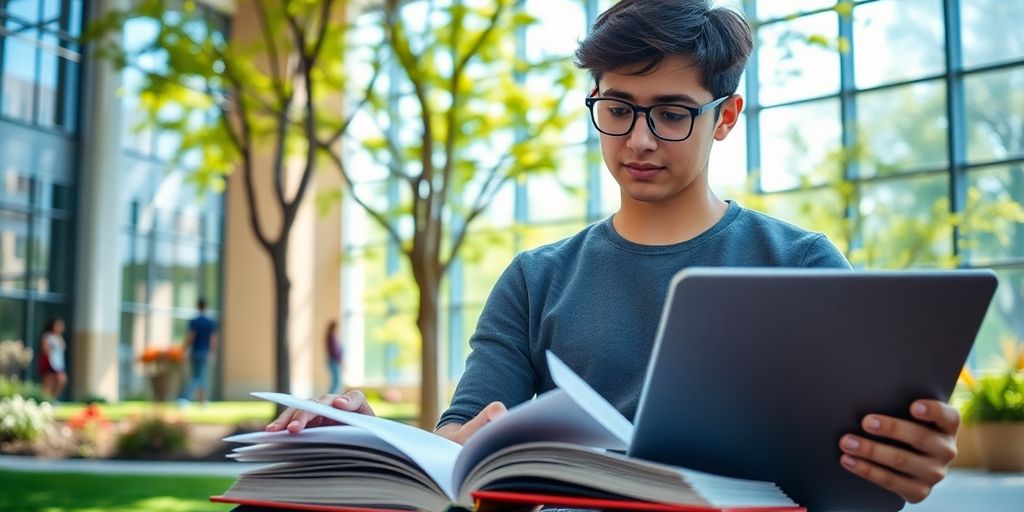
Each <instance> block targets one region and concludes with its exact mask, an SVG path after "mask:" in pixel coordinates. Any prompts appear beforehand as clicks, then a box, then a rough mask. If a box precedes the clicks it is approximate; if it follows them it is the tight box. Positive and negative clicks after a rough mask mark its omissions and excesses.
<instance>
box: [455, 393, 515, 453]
mask: <svg viewBox="0 0 1024 512" xmlns="http://www.w3.org/2000/svg"><path fill="white" fill-rule="evenodd" d="M506 412H508V411H507V409H505V404H503V403H501V402H491V403H489V404H487V407H484V409H483V410H482V411H480V414H477V415H476V416H475V417H474V418H473V419H471V420H469V421H467V422H466V424H465V425H463V426H462V428H460V429H459V432H458V434H457V436H456V437H457V439H453V441H455V442H456V443H459V444H463V443H465V442H466V440H467V439H469V437H470V436H472V435H473V434H474V433H475V432H476V431H477V430H480V427H483V426H484V425H486V424H488V423H490V422H491V421H494V420H496V419H498V418H499V417H501V415H503V414H505V413H506Z"/></svg>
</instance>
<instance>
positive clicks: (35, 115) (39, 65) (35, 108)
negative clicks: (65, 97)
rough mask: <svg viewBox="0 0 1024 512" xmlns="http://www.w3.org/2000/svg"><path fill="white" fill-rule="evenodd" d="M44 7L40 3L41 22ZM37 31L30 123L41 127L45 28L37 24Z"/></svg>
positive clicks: (39, 16) (39, 14)
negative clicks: (40, 101) (40, 103)
mask: <svg viewBox="0 0 1024 512" xmlns="http://www.w3.org/2000/svg"><path fill="white" fill-rule="evenodd" d="M43 6H44V3H43V2H39V10H38V14H37V16H38V18H39V19H40V20H41V19H42V18H43ZM35 30H36V34H35V36H36V37H35V40H36V45H35V52H36V69H35V70H34V72H33V75H32V78H33V79H32V120H31V121H30V124H33V125H39V124H40V123H39V89H40V87H39V82H40V76H41V75H42V74H43V48H42V43H43V28H42V26H41V25H39V24H37V25H35Z"/></svg>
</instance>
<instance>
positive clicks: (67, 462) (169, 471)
mask: <svg viewBox="0 0 1024 512" xmlns="http://www.w3.org/2000/svg"><path fill="white" fill-rule="evenodd" d="M258 466H260V464H257V463H243V462H231V461H227V462H153V461H120V460H90V459H37V458H34V457H17V456H0V469H4V470H10V471H44V472H62V473H65V472H66V473H97V474H135V475H138V474H148V475H194V476H195V475H210V476H237V475H238V474H239V473H241V472H242V471H245V470H247V469H251V468H254V467H258ZM903 510H904V511H905V512H969V511H975V510H977V511H984V512H1021V511H1024V473H986V472H984V471H979V470H970V469H954V470H952V471H950V473H949V476H948V477H947V478H946V479H945V480H944V481H943V482H942V483H941V484H939V485H938V486H936V487H935V490H934V491H933V492H932V495H931V497H929V498H928V499H927V500H925V501H924V502H922V503H919V504H917V505H909V506H907V507H906V508H904V509H903Z"/></svg>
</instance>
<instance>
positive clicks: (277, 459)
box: [212, 352, 803, 511]
mask: <svg viewBox="0 0 1024 512" xmlns="http://www.w3.org/2000/svg"><path fill="white" fill-rule="evenodd" d="M548 365H549V368H550V371H551V376H552V378H553V380H554V381H555V383H556V384H557V385H558V386H559V388H558V389H556V390H553V391H551V392H548V393H545V394H543V395H541V396H539V397H537V398H536V399H535V400H533V401H531V402H528V403H525V404H522V405H520V406H518V407H514V408H512V409H511V410H510V411H509V412H508V413H507V414H506V415H504V416H502V417H501V418H499V419H497V420H495V421H492V422H491V423H489V424H487V425H486V426H484V427H483V428H481V429H480V430H479V431H478V432H477V433H476V434H474V435H473V436H472V437H471V438H470V439H469V440H468V441H467V442H466V444H465V445H464V446H460V445H458V444H456V443H453V442H451V441H448V440H447V439H444V438H442V437H440V436H437V435H435V434H433V433H430V432H426V431H424V430H420V429H418V428H415V427H412V426H409V425H405V424H402V423H398V422H394V421H390V420H386V419H382V418H376V417H372V416H363V415H359V414H355V413H351V412H347V411H341V410H338V409H335V408H333V407H330V406H327V405H323V404H320V403H317V402H314V401H310V400H302V399H299V398H296V397H293V396H291V395H285V394H279V393H254V395H255V396H258V397H260V398H264V399H267V400H271V401H274V402H277V403H280V404H283V405H286V406H289V407H296V408H299V409H303V410H306V411H309V412H312V413H314V414H318V415H321V416H324V417H328V418H331V419H334V420H336V421H338V422H340V423H342V424H343V425H340V426H331V427H319V428H310V429H306V430H303V431H301V432H299V433H297V434H290V433H288V432H255V433H250V434H241V435H237V436H232V437H228V438H226V441H230V442H237V443H245V444H246V445H247V446H243V447H239V448H236V449H235V450H234V451H233V453H231V454H230V455H229V457H232V458H234V459H237V460H239V461H247V462H266V463H271V464H270V465H268V466H265V467H261V468H258V469H255V470H251V471H247V472H245V473H243V474H242V475H241V476H240V477H239V478H238V480H237V481H236V482H235V483H234V485H232V487H231V488H230V489H228V490H227V491H226V492H225V493H224V495H223V496H216V497H214V498H212V499H213V500H214V501H221V502H230V503H244V504H265V505H270V506H274V507H280V508H294V509H304V510H345V509H358V508H364V509H365V508H373V509H418V510H431V511H441V510H446V509H448V508H450V507H452V506H458V507H462V508H466V509H472V508H474V507H476V506H477V505H479V504H480V503H481V502H486V503H504V504H517V503H518V504H546V505H561V506H579V507H594V508H619V509H640V510H678V511H684V510H689V511H703V510H708V511H711V510H759V511H769V510H773V511H798V510H803V509H802V508H800V507H798V506H797V505H796V504H795V503H793V501H792V500H790V499H789V498H788V497H786V495H785V494H784V493H783V492H782V491H781V490H779V489H778V487H776V486H775V485H774V484H771V483H766V482H757V481H751V480H740V479H735V478H726V477H721V476H715V475H710V474H706V473H701V472H697V471H692V470H688V469H685V468H680V467H674V466H668V465H664V464H657V463H653V462H647V461H643V460H639V459H634V458H630V457H627V456H625V455H623V454H622V452H623V451H624V450H625V449H626V448H627V446H628V444H629V440H630V439H631V436H632V429H633V426H632V424H630V422H629V421H628V420H627V419H626V418H625V417H623V416H622V415H621V414H620V413H619V412H618V411H617V410H616V409H615V408H614V407H612V406H611V404H609V403H608V402H607V401H605V400H604V399H603V398H602V397H601V396H600V395H598V394H597V392H596V391H594V390H593V389H592V388H590V386H588V385H587V384H586V383H585V382H584V381H583V380H582V379H581V378H580V377H579V376H577V375H576V374H575V373H573V372H572V370H570V369H569V368H568V367H567V366H566V365H565V364H564V363H562V361H561V360H559V359H558V358H557V357H555V356H554V355H552V354H551V353H550V352H549V353H548Z"/></svg>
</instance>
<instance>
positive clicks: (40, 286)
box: [32, 217, 72, 293]
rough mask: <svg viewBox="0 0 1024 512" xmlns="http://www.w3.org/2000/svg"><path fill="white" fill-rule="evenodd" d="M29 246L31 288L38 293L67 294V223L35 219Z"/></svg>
mask: <svg viewBox="0 0 1024 512" xmlns="http://www.w3.org/2000/svg"><path fill="white" fill-rule="evenodd" d="M34 238H35V240H34V243H33V246H32V279H33V281H34V282H33V284H32V288H33V289H35V290H37V291H40V292H51V293H64V292H67V291H69V287H68V284H69V282H70V277H69V275H70V270H71V269H70V268H69V265H70V261H69V255H71V254H72V251H71V244H72V235H71V221H69V220H64V219H55V218H49V217H37V218H36V230H35V233H34Z"/></svg>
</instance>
